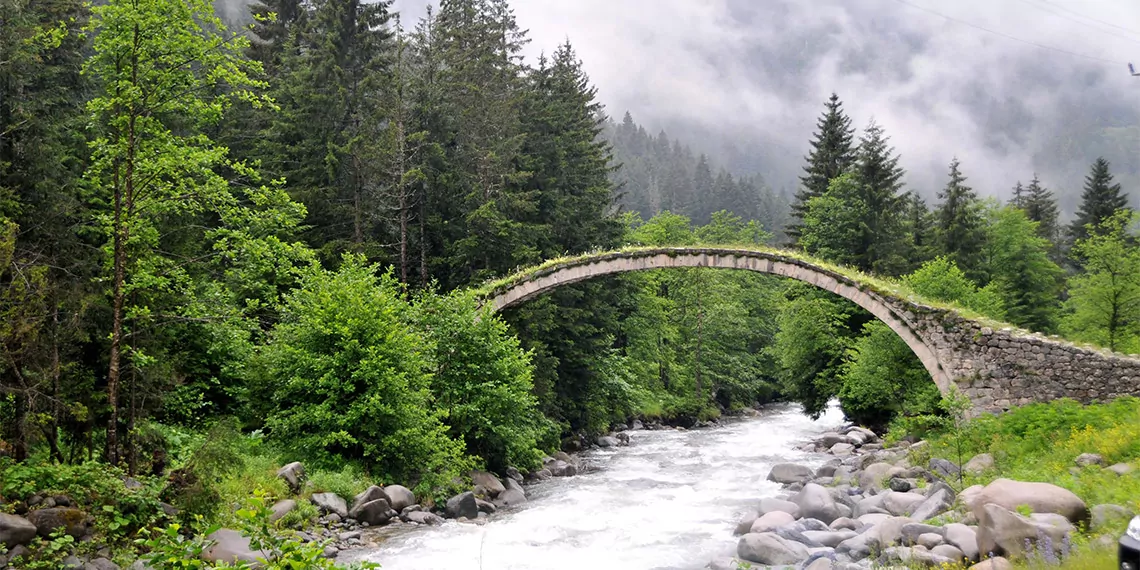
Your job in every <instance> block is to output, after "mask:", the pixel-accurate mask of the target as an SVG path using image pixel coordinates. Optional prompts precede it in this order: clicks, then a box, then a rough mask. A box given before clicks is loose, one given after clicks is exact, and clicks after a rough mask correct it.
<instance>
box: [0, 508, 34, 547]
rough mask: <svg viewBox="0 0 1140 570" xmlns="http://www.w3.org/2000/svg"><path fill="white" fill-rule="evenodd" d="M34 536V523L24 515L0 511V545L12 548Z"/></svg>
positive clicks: (25, 542)
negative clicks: (19, 515)
mask: <svg viewBox="0 0 1140 570" xmlns="http://www.w3.org/2000/svg"><path fill="white" fill-rule="evenodd" d="M35 537H36V525H34V524H32V522H31V521H29V520H28V519H26V518H24V517H18V516H16V515H9V514H6V513H0V545H3V546H5V547H7V549H8V550H12V548H13V547H15V546H16V545H19V544H27V543H29V542H31V541H32V539H33V538H35Z"/></svg>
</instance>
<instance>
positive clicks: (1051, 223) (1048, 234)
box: [1021, 174, 1061, 250]
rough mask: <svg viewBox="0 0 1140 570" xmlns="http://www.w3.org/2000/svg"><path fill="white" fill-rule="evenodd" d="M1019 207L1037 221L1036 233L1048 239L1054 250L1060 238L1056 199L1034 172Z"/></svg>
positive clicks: (1030, 218)
mask: <svg viewBox="0 0 1140 570" xmlns="http://www.w3.org/2000/svg"><path fill="white" fill-rule="evenodd" d="M1021 209H1022V210H1024V211H1025V215H1026V217H1028V218H1029V220H1030V221H1033V222H1037V235H1039V236H1041V237H1043V238H1045V239H1047V240H1049V243H1051V244H1053V249H1054V250H1056V249H1057V248H1056V245H1057V244H1058V241H1059V240H1060V237H1061V236H1060V228H1059V226H1058V225H1057V217H1058V210H1057V200H1056V199H1055V198H1053V192H1052V191H1050V190H1048V189H1046V188H1045V187H1044V186H1042V185H1041V180H1040V179H1039V178H1038V177H1037V175H1036V174H1034V175H1033V180H1032V181H1031V182H1030V183H1029V186H1028V187H1026V189H1025V200H1024V202H1023V206H1021Z"/></svg>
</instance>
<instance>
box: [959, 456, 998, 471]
mask: <svg viewBox="0 0 1140 570" xmlns="http://www.w3.org/2000/svg"><path fill="white" fill-rule="evenodd" d="M993 468H994V456H992V455H990V454H988V453H979V454H977V455H975V456H973V457H972V458H970V460H969V461H967V462H966V464H965V465H963V466H962V470H963V471H965V472H966V473H969V474H971V475H980V474H982V473H985V472H986V471H989V470H990V469H993Z"/></svg>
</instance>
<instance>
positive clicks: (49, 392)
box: [0, 0, 1140, 546]
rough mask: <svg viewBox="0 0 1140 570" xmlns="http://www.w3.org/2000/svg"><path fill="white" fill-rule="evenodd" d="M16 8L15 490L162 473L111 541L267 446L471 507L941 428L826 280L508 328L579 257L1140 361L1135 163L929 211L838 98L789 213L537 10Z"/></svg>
mask: <svg viewBox="0 0 1140 570" xmlns="http://www.w3.org/2000/svg"><path fill="white" fill-rule="evenodd" d="M0 7H2V8H3V13H4V14H5V15H6V16H5V18H4V20H3V23H2V25H0V53H2V54H4V55H3V57H0V230H2V231H0V262H2V263H0V285H2V287H0V312H2V317H3V318H2V319H0V354H2V356H3V358H2V359H0V425H2V428H3V431H2V435H0V453H2V454H3V457H2V458H0V468H2V470H4V471H6V472H7V473H9V475H7V477H9V478H8V479H3V477H4V476H2V475H0V486H2V487H0V488H2V489H3V493H4V495H5V496H6V497H8V496H12V497H15V498H14V499H13V500H23V497H24V496H30V495H31V493H32V492H34V491H36V490H37V489H38V488H37V487H35V485H36V483H35V481H36V480H37V476H36V474H39V473H41V471H36V469H40V468H45V467H44V466H50V468H51V469H55V470H60V471H59V472H61V473H62V472H64V471H63V470H64V468H65V467H67V466H74V467H67V468H68V469H72V468H73V469H74V470H75V471H67V473H79V475H76V477H80V478H90V479H98V478H99V477H111V478H113V479H114V478H118V477H120V476H124V475H127V474H129V475H131V476H134V477H138V478H142V479H145V485H146V486H147V488H148V489H152V490H153V491H154V496H153V497H151V498H152V499H154V500H153V501H150V502H148V503H147V504H146V505H144V507H145V508H143V507H140V509H142V511H145V512H142V511H140V512H139V513H136V514H137V516H135V515H132V517H131V518H129V519H123V520H118V518H116V517H117V516H118V514H119V512H118V511H117V510H115V509H117V508H118V507H117V506H115V507H112V505H111V504H108V505H106V506H108V507H112V508H111V509H110V510H97V511H96V516H97V521H96V525H97V526H96V528H97V529H98V532H99V533H101V534H100V537H101V538H100V540H103V541H106V542H107V543H114V544H116V545H118V546H123V545H126V546H130V545H133V544H135V543H134V542H133V540H134V539H135V538H136V536H137V535H136V534H135V533H137V532H138V531H139V530H140V529H142V528H147V527H149V526H153V525H154V524H156V521H161V520H166V519H167V518H168V517H169V516H170V515H167V514H165V513H164V511H162V510H161V509H157V505H158V502H157V499H158V498H162V499H163V500H164V501H167V502H169V503H173V504H174V505H175V506H177V507H178V508H179V509H181V510H180V511H179V512H180V513H181V514H180V515H178V516H180V517H182V518H183V520H184V521H187V522H188V521H190V520H193V515H203V516H204V517H205V518H206V519H207V520H214V519H217V518H221V517H225V516H229V515H230V513H227V512H225V509H223V508H221V507H222V504H221V501H218V500H215V501H209V500H206V501H203V500H201V498H202V497H204V496H205V497H216V496H219V495H216V494H215V495H211V494H210V493H222V492H223V488H224V485H222V484H221V483H219V482H220V481H227V480H230V479H227V477H231V476H232V473H233V472H234V470H240V469H242V468H243V467H242V466H243V465H250V464H253V463H248V462H247V463H243V461H244V460H243V459H242V456H243V455H245V456H247V459H248V457H253V456H258V457H271V458H272V461H279V460H282V461H279V462H283V460H285V459H288V460H293V459H301V460H304V461H305V462H306V464H307V465H312V466H314V467H317V468H320V469H325V470H329V471H330V472H351V473H366V474H368V475H370V476H372V477H374V478H376V479H377V480H380V479H383V480H388V481H393V480H395V481H399V482H402V483H404V484H407V485H408V486H409V487H412V488H415V490H416V491H417V492H418V493H421V496H428V497H442V496H445V495H446V493H447V492H448V491H450V490H452V489H453V488H455V487H456V485H458V483H457V481H462V478H463V477H465V476H467V473H468V472H469V471H470V470H471V469H472V468H474V467H477V466H478V467H483V468H488V469H492V470H496V471H500V472H502V471H504V470H506V469H507V468H508V467H511V468H516V469H519V470H521V471H523V472H525V471H527V470H530V469H533V468H535V467H537V466H538V465H539V461H540V458H541V457H542V456H543V455H544V454H545V453H549V452H552V451H555V450H557V449H559V448H563V447H565V448H575V447H578V446H581V445H582V442H583V441H584V440H585V438H588V437H593V436H596V435H597V434H601V433H604V432H606V431H607V430H609V429H610V427H611V426H613V425H616V424H619V423H624V422H626V421H629V420H630V419H632V418H651V419H657V420H662V421H665V422H670V423H676V424H680V425H686V426H691V425H695V424H697V423H699V422H705V421H708V420H711V419H714V418H716V417H719V416H720V415H721V414H724V413H728V412H733V411H737V410H740V409H741V408H744V407H747V406H752V405H755V404H757V403H763V402H768V401H773V400H789V401H794V402H799V403H802V404H803V405H804V408H805V410H806V411H807V412H808V413H809V414H819V413H820V412H821V411H822V410H823V409H824V408H825V406H826V404H827V402H828V401H829V400H831V399H832V398H836V397H837V398H839V400H840V402H841V403H842V405H843V408H844V411H845V412H846V413H847V414H848V416H849V417H850V418H852V419H853V420H855V421H859V422H861V423H865V424H868V425H876V426H882V425H885V424H887V423H888V422H890V421H891V419H892V418H894V417H896V416H899V415H905V414H913V413H920V412H923V413H925V412H933V413H938V412H939V405H940V395H939V394H938V392H937V390H936V389H935V387H934V385H933V383H932V382H931V381H930V378H929V376H927V375H926V373H925V371H924V370H923V369H922V367H921V365H920V364H919V363H918V362H917V360H916V358H915V357H914V355H913V354H911V353H910V352H909V351H908V350H907V348H906V346H905V345H904V344H903V343H902V341H901V340H900V339H899V338H897V337H896V336H894V335H893V334H892V333H891V332H890V331H889V329H887V328H886V327H885V326H884V325H882V324H881V323H879V322H877V321H875V320H874V319H873V318H872V317H871V315H869V314H867V313H865V312H863V311H862V310H860V309H858V308H857V307H855V306H853V305H851V304H849V303H847V302H845V301H842V300H841V299H838V298H836V297H834V296H831V295H829V294H825V293H823V292H820V291H817V290H814V289H812V288H810V287H809V286H807V285H804V284H798V283H788V282H785V281H781V280H779V279H776V278H772V277H765V276H757V275H737V274H726V273H716V272H712V271H702V270H695V269H694V270H683V271H671V272H665V271H661V272H647V273H641V274H636V275H627V276H621V277H611V278H606V279H600V280H597V281H591V282H585V283H579V284H575V285H574V286H571V287H566V288H562V289H559V290H558V291H556V292H554V293H552V294H550V295H548V296H545V297H542V298H540V299H537V300H534V301H533V302H530V303H528V304H526V305H525V306H523V307H521V308H518V309H516V310H512V311H510V312H508V313H507V314H505V315H503V316H502V318H501V319H500V318H497V317H492V316H490V315H489V314H486V313H483V312H480V311H482V309H479V308H478V303H477V301H476V299H474V298H473V297H472V296H471V294H470V293H469V292H468V289H469V288H471V287H473V286H477V285H479V284H481V283H483V282H485V281H487V280H489V279H491V278H494V277H500V276H503V275H506V274H508V273H510V272H512V271H513V270H515V269H517V268H520V267H525V266H529V265H533V264H536V263H539V262H542V261H543V260H546V259H551V258H555V257H558V256H561V255H565V254H568V253H569V254H576V253H583V252H588V251H594V250H606V249H612V248H615V247H619V246H622V245H626V244H641V245H688V244H734V245H738V246H740V245H744V246H746V245H749V244H753V245H764V244H769V245H770V244H779V245H784V246H787V247H794V248H797V249H800V250H802V251H804V252H806V253H808V254H810V255H813V256H816V257H818V258H821V259H824V260H828V261H832V262H835V263H839V264H843V265H847V266H851V267H854V268H857V269H860V270H863V271H866V272H869V273H874V274H876V275H879V276H882V277H884V278H891V279H895V280H898V281H899V282H900V283H902V284H904V285H905V286H907V287H910V288H911V289H913V290H914V291H916V292H918V293H919V294H921V295H924V296H927V297H929V298H932V299H937V300H940V301H945V302H952V303H957V304H958V305H960V306H962V307H964V308H966V309H969V310H972V311H975V312H977V313H980V314H983V315H987V316H990V317H992V318H995V319H999V320H1004V321H1008V322H1010V323H1013V324H1015V325H1017V326H1020V327H1024V328H1028V329H1032V330H1035V331H1040V332H1045V333H1058V334H1062V335H1064V336H1066V337H1068V338H1071V339H1074V340H1079V341H1084V342H1090V343H1095V344H1099V345H1102V346H1105V347H1107V348H1110V349H1113V350H1116V351H1121V352H1140V247H1138V245H1137V239H1136V231H1135V230H1136V221H1135V218H1134V217H1133V214H1132V212H1131V211H1130V210H1129V209H1128V208H1127V199H1126V196H1127V192H1128V191H1130V190H1134V189H1124V188H1122V187H1121V186H1120V184H1118V183H1116V182H1115V179H1114V176H1113V173H1112V165H1111V164H1110V163H1108V162H1107V161H1105V160H1097V161H1096V162H1095V163H1094V164H1092V165H1091V166H1090V168H1089V172H1088V175H1087V180H1086V184H1085V188H1084V194H1083V197H1082V202H1081V207H1080V210H1079V212H1078V214H1077V215H1076V217H1075V219H1074V220H1073V221H1072V222H1071V223H1066V222H1065V221H1064V220H1062V219H1060V218H1059V216H1058V211H1059V208H1058V205H1057V203H1056V200H1055V199H1054V197H1053V195H1052V194H1051V192H1050V190H1049V189H1048V181H1043V180H1041V179H1039V178H1038V177H1037V176H1036V175H1035V174H1034V173H1032V172H1026V173H1021V174H1020V175H1019V176H1020V177H1021V182H1018V181H1017V180H1016V179H1011V180H1010V186H1011V188H1015V190H1014V191H1013V196H1014V198H1013V199H1012V200H1011V201H1010V202H1009V203H999V202H997V201H995V200H993V199H985V198H982V197H980V196H979V194H978V193H977V192H976V191H974V190H973V189H972V188H971V187H970V184H969V174H968V173H969V167H970V165H969V164H962V163H960V162H959V161H958V160H957V159H953V158H952V157H953V155H954V149H952V148H947V149H945V153H946V156H947V158H946V160H947V163H948V167H947V176H946V183H945V187H944V188H943V189H942V190H941V191H940V192H939V194H938V197H937V201H936V202H933V203H931V204H928V203H927V202H926V201H925V200H924V199H923V198H922V197H921V196H920V195H919V193H918V192H916V191H913V190H912V189H909V188H906V187H905V185H904V184H903V179H904V170H903V164H904V162H903V160H902V159H901V158H900V154H899V151H897V150H896V149H895V148H893V146H892V144H891V142H890V137H889V134H888V132H887V131H886V129H885V128H884V127H882V126H879V125H877V124H875V123H873V122H869V123H867V126H866V127H865V128H863V129H861V130H858V131H857V130H856V128H855V127H854V126H853V119H852V118H850V117H849V116H848V115H847V114H846V113H845V111H844V110H843V106H842V102H841V100H840V99H839V97H838V96H837V95H833V96H831V98H830V99H829V100H828V101H827V102H826V103H825V106H824V109H823V113H822V115H821V116H820V117H819V118H818V123H817V128H816V129H815V132H814V133H807V132H805V133H804V138H805V139H808V138H810V139H811V152H810V154H809V155H808V156H806V157H805V159H804V161H803V163H802V171H803V174H802V177H801V179H800V185H799V188H798V191H797V192H796V194H795V195H794V196H785V195H782V194H781V193H780V192H774V191H773V190H772V189H771V188H769V187H768V185H767V184H766V183H765V182H764V180H763V179H762V178H760V177H758V176H739V175H735V174H732V173H730V172H729V171H727V170H726V169H725V168H723V167H722V166H721V165H720V164H718V162H717V158H716V157H709V156H704V155H701V154H697V153H694V152H693V151H692V150H690V149H689V147H687V146H686V145H685V144H684V143H683V142H681V141H678V140H675V139H671V138H670V137H669V136H668V135H666V134H664V133H659V134H656V135H651V134H649V133H648V132H647V131H646V130H645V129H644V128H642V127H640V126H638V125H637V124H636V123H635V122H634V121H633V117H632V116H631V115H629V114H626V115H625V116H624V117H623V118H622V120H621V121H620V122H617V121H614V120H612V119H611V118H610V117H609V116H608V115H607V114H606V111H605V109H603V108H602V107H601V105H600V104H599V103H598V99H597V92H596V89H595V87H594V86H593V85H592V84H591V81H590V78H589V77H587V75H586V74H585V73H584V71H583V69H582V64H581V62H580V61H579V59H578V56H577V55H576V52H575V50H574V48H573V46H572V45H571V44H570V43H569V42H567V43H565V44H563V45H562V46H561V47H560V48H559V49H558V50H557V51H555V52H553V53H550V54H548V55H547V56H545V57H543V58H540V59H538V60H537V61H524V59H523V58H522V56H521V48H522V46H523V45H524V44H525V43H526V42H527V40H528V38H527V35H526V33H525V32H524V31H523V30H522V29H520V27H519V25H518V23H517V22H516V21H515V18H514V16H513V13H512V11H511V8H510V6H509V4H508V3H507V1H506V0H445V1H443V2H441V3H440V5H439V7H438V9H437V10H433V11H431V12H429V13H428V15H427V16H426V17H425V18H424V19H422V20H420V21H418V22H415V23H414V24H412V25H410V26H404V25H402V24H401V23H400V22H399V21H397V20H396V19H394V18H393V15H392V13H391V12H390V10H389V3H387V2H374V3H364V2H357V1H355V0H313V1H310V2H303V3H301V2H296V1H294V0H264V2H263V3H257V4H254V5H253V6H251V7H250V9H251V15H252V21H253V22H254V23H253V24H252V25H251V26H250V28H249V29H248V30H243V29H233V28H228V27H227V26H226V25H225V24H223V23H222V21H221V20H219V19H218V18H217V17H216V16H214V14H213V8H212V6H211V5H210V3H209V2H207V1H206V0H193V1H189V2H173V1H171V0H134V1H132V2H125V1H121V0H110V1H109V2H106V3H102V4H99V5H97V6H90V5H88V4H86V3H83V2H80V1H79V0H58V1H56V2H52V3H46V4H45V3H34V2H29V1H27V0H0ZM807 120H808V121H810V118H807ZM902 151H903V152H905V149H902ZM1014 178H1016V176H1015V177H1014ZM479 316H482V318H479ZM900 393H901V394H904V395H905V397H903V398H899V397H898V394H900ZM207 434H209V435H207ZM219 434H220V435H219ZM218 441H222V442H223V444H218ZM219 445H221V447H222V448H227V449H231V450H233V449H238V450H241V453H237V454H236V455H232V456H231V455H221V457H225V458H226V459H222V460H219V459H218V457H219V454H218V453H217V451H218V449H219ZM227 446H228V447H227ZM53 472H54V471H53ZM13 474H16V475H13ZM98 474H102V475H98ZM108 474H110V475H108ZM116 480H119V479H116ZM120 482H121V481H120ZM17 483H18V484H17ZM45 484H48V483H45ZM17 495H18V496H17ZM104 499H106V497H104ZM104 499H100V500H104ZM106 500H110V499H106ZM101 506H102V505H88V507H90V508H94V509H98V508H99V507H101ZM147 509H149V510H147ZM140 513H141V514H140ZM119 518H122V517H119ZM124 521H125V522H124Z"/></svg>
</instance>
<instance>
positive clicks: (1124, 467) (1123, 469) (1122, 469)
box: [1108, 463, 1132, 476]
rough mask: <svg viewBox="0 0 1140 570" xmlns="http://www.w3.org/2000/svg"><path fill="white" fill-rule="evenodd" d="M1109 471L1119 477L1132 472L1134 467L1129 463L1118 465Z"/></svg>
mask: <svg viewBox="0 0 1140 570" xmlns="http://www.w3.org/2000/svg"><path fill="white" fill-rule="evenodd" d="M1108 470H1109V471H1112V472H1113V473H1116V474H1117V475H1120V476H1124V475H1127V474H1129V473H1131V472H1132V466H1131V465H1129V464H1127V463H1117V464H1116V465H1113V466H1111V467H1109V468H1108Z"/></svg>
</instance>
